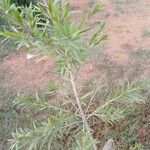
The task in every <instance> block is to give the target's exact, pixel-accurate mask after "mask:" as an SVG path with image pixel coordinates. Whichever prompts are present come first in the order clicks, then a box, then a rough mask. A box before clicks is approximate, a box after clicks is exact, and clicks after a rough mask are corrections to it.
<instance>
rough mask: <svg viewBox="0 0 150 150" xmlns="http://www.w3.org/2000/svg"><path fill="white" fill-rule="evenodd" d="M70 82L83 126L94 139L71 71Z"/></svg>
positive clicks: (95, 149)
mask: <svg viewBox="0 0 150 150" xmlns="http://www.w3.org/2000/svg"><path fill="white" fill-rule="evenodd" d="M70 82H71V85H72V89H73V93H74V96H75V99H76V103H77V105H78V109H79V113H80V117H81V118H82V121H83V124H84V125H85V129H86V131H87V132H88V134H89V135H90V137H91V138H92V139H93V136H92V133H91V130H90V127H89V125H88V122H87V118H86V115H85V113H84V110H83V108H82V106H81V102H80V98H79V95H78V92H77V87H76V82H75V80H74V76H73V74H72V72H71V71H70ZM93 148H94V150H97V147H96V144H94V146H93Z"/></svg>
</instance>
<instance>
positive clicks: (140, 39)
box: [1, 0, 150, 90]
mask: <svg viewBox="0 0 150 150" xmlns="http://www.w3.org/2000/svg"><path fill="white" fill-rule="evenodd" d="M102 2H103V3H104V4H105V7H104V10H103V11H102V12H101V13H99V14H97V15H95V16H94V18H93V22H96V21H99V20H101V19H102V20H104V21H105V22H106V33H107V35H108V39H107V40H106V41H105V44H104V50H105V52H106V54H107V55H108V56H109V57H110V58H111V59H112V61H114V62H116V63H118V64H120V65H122V66H126V65H127V64H128V62H129V61H131V60H130V57H129V53H130V52H134V51H137V50H139V51H141V50H143V49H144V50H146V51H150V35H148V34H147V33H146V31H147V30H149V31H150V1H149V0H137V1H134V0H133V1H130V0H124V1H123V0H102ZM71 4H72V5H73V6H74V7H76V8H78V9H80V10H82V9H84V8H85V6H86V5H87V4H88V1H86V0H71ZM40 56H41V55H40ZM40 56H37V57H36V58H33V59H30V60H27V59H26V53H23V52H17V53H13V54H10V55H9V56H7V57H6V58H4V59H3V60H2V63H1V67H2V70H5V72H6V76H5V78H4V79H3V80H1V82H2V84H3V86H4V87H9V88H11V89H15V90H19V89H33V88H35V89H38V88H41V87H43V85H44V82H45V81H46V80H53V78H54V77H53V75H52V72H53V68H54V59H53V58H51V57H49V58H48V59H47V60H42V61H40V62H38V63H37V60H38V59H39V58H40ZM98 61H100V60H98V59H97V60H95V59H94V60H93V58H88V60H87V61H86V63H85V65H84V66H83V67H82V68H81V71H80V75H81V77H83V78H91V77H94V76H96V75H98V74H99V69H98V67H97V65H95V64H97V62H98ZM143 64H144V62H143ZM148 68H149V64H148V65H146V69H145V71H144V74H146V75H149V69H148Z"/></svg>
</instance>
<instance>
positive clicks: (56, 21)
mask: <svg viewBox="0 0 150 150" xmlns="http://www.w3.org/2000/svg"><path fill="white" fill-rule="evenodd" d="M1 4H2V5H1V9H2V11H4V10H5V11H4V12H6V13H7V15H6V17H7V21H8V22H9V24H10V28H8V29H7V30H6V29H4V30H3V31H1V32H0V35H1V36H4V37H6V40H7V39H9V40H11V39H13V40H15V41H16V43H17V44H18V48H20V47H22V46H26V47H29V48H31V49H33V50H41V51H43V52H46V53H47V52H50V54H51V55H53V56H54V57H55V60H56V68H57V71H58V73H59V74H60V75H61V77H62V78H63V81H64V83H65V84H64V85H65V86H63V85H61V86H63V89H64V90H63V91H65V90H66V89H67V85H68V86H69V89H71V92H70V93H69V94H68V95H67V93H65V92H62V91H59V87H58V88H56V87H55V86H54V85H55V84H50V89H52V90H51V91H50V96H52V97H53V96H54V95H57V93H62V94H63V96H64V101H61V102H60V104H58V105H57V104H53V105H50V104H49V102H48V100H47V99H43V98H41V97H39V96H38V94H36V96H35V97H30V96H26V95H18V97H17V99H16V100H15V101H14V106H15V107H16V108H17V109H18V110H20V111H23V112H25V113H27V114H28V113H29V112H32V113H33V114H34V115H35V116H36V117H37V120H36V121H35V122H34V123H33V126H32V127H31V128H30V127H28V128H25V129H24V128H22V127H20V128H18V129H16V132H14V133H12V139H10V149H11V150H14V149H16V150H18V149H22V150H24V149H27V150H48V149H52V150H53V149H61V150H63V149H64V150H66V149H72V150H81V149H85V150H92V149H94V150H97V149H98V145H99V143H100V141H99V140H98V137H97V136H95V134H94V132H96V130H95V128H94V126H95V124H97V123H99V122H102V123H106V124H110V125H112V124H116V123H118V122H120V121H122V120H123V119H124V117H125V116H126V112H128V109H129V108H131V107H132V104H136V103H140V102H143V98H142V96H141V93H140V92H141V89H142V86H141V85H142V84H140V83H139V82H129V81H125V82H123V83H120V84H118V85H114V87H113V88H110V85H109V83H108V82H106V81H107V79H105V78H103V77H102V78H101V79H100V81H99V82H98V81H97V82H96V85H95V84H93V87H92V89H91V90H89V89H88V92H87V93H84V94H83V93H80V91H79V89H78V87H77V85H78V84H77V81H76V73H77V71H78V69H79V68H80V66H81V64H82V63H83V61H84V58H85V57H86V55H87V53H88V51H89V50H91V49H92V48H93V47H94V46H96V45H98V44H100V43H101V42H102V41H103V40H105V39H106V34H105V32H104V27H105V24H104V23H102V22H99V23H97V24H96V25H95V24H94V25H92V26H90V27H89V26H86V23H87V21H89V19H90V18H91V17H92V16H93V15H94V14H95V13H97V12H98V11H99V10H101V8H102V6H103V5H102V4H101V3H94V4H93V6H91V8H89V9H87V12H86V13H85V15H84V16H83V18H82V19H81V21H74V20H73V19H72V18H71V14H72V13H73V12H72V11H71V9H70V5H69V3H67V2H64V1H63V3H62V1H57V0H53V1H49V2H48V3H47V4H38V5H37V6H34V5H33V4H30V5H29V7H17V6H15V5H10V4H9V3H8V2H6V0H2V3H1ZM20 11H21V13H20ZM88 32H89V33H88ZM91 32H93V33H94V34H93V35H91ZM90 35H91V36H90ZM107 83H108V84H107ZM70 95H71V96H70ZM114 104H119V105H114Z"/></svg>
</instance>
